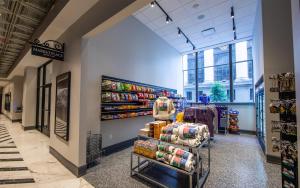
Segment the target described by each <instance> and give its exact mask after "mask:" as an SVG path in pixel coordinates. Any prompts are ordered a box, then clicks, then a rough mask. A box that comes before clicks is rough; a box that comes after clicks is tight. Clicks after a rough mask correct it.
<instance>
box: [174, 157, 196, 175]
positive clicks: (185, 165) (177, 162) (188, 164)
mask: <svg viewBox="0 0 300 188" xmlns="http://www.w3.org/2000/svg"><path fill="white" fill-rule="evenodd" d="M170 165H172V166H175V167H177V168H180V169H183V170H185V171H188V172H190V171H192V170H193V169H194V165H193V161H192V160H186V159H183V158H180V157H177V156H173V157H172V159H171V162H170Z"/></svg>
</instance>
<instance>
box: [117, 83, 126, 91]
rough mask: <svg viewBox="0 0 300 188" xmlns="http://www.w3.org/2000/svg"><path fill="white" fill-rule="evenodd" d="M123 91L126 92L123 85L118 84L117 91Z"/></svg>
mask: <svg viewBox="0 0 300 188" xmlns="http://www.w3.org/2000/svg"><path fill="white" fill-rule="evenodd" d="M123 90H124V87H123V83H121V82H116V91H123Z"/></svg>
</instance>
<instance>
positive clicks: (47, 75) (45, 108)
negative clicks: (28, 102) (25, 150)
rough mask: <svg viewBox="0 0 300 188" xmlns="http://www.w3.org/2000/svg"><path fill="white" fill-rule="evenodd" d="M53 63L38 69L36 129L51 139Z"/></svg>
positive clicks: (47, 63)
mask: <svg viewBox="0 0 300 188" xmlns="http://www.w3.org/2000/svg"><path fill="white" fill-rule="evenodd" d="M50 63H51V61H48V62H46V63H45V64H43V65H42V66H40V67H39V68H38V77H37V78H38V79H37V86H38V87H37V111H36V129H37V130H39V131H40V132H41V133H43V134H45V135H46V136H48V137H50V117H51V116H50V115H51V87H52V84H51V73H52V66H51V64H50Z"/></svg>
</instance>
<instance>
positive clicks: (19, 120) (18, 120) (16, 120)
mask: <svg viewBox="0 0 300 188" xmlns="http://www.w3.org/2000/svg"><path fill="white" fill-rule="evenodd" d="M11 122H13V123H16V122H20V123H21V122H22V119H12V120H11Z"/></svg>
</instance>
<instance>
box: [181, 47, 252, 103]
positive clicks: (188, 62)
mask: <svg viewBox="0 0 300 188" xmlns="http://www.w3.org/2000/svg"><path fill="white" fill-rule="evenodd" d="M183 65H184V69H183V72H184V93H185V97H187V100H188V101H190V102H198V101H199V98H200V96H201V95H204V94H205V95H208V96H210V99H211V102H218V103H219V102H253V65H252V42H251V41H243V42H239V43H236V44H230V45H225V46H220V47H216V48H211V49H206V50H203V51H199V52H196V53H193V54H188V55H185V56H184V58H183ZM196 78H197V79H196ZM231 91H232V92H231ZM197 92H198V93H197ZM187 95H189V96H187Z"/></svg>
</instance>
